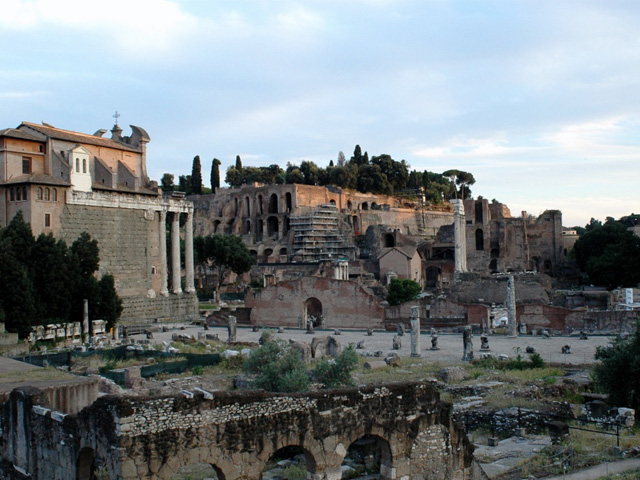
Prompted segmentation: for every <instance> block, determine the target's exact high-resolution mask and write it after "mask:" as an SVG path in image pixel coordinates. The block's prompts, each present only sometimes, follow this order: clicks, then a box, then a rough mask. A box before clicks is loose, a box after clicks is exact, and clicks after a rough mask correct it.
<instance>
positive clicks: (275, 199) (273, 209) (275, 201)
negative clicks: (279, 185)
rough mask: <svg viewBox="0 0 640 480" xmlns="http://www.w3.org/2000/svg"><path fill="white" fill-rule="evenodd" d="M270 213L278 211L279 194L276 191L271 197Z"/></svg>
mask: <svg viewBox="0 0 640 480" xmlns="http://www.w3.org/2000/svg"><path fill="white" fill-rule="evenodd" d="M269 213H278V195H276V194H275V193H272V194H271V196H270V197H269Z"/></svg>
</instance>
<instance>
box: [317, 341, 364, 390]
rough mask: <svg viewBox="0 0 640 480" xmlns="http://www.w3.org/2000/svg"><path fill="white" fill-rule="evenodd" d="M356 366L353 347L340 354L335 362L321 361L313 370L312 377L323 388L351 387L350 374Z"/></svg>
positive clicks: (356, 357) (356, 359) (356, 360)
mask: <svg viewBox="0 0 640 480" xmlns="http://www.w3.org/2000/svg"><path fill="white" fill-rule="evenodd" d="M356 365H358V354H357V353H356V351H355V349H354V348H353V346H349V347H347V348H346V349H344V350H343V351H342V353H340V354H339V355H338V356H337V357H336V358H335V360H322V361H321V362H319V363H318V364H317V365H316V368H315V369H314V377H315V379H316V381H317V382H318V383H322V385H323V386H324V388H335V387H339V386H351V385H353V379H352V378H351V372H353V370H354V369H355V368H356Z"/></svg>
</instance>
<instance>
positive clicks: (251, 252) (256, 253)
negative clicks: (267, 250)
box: [249, 250, 258, 262]
mask: <svg viewBox="0 0 640 480" xmlns="http://www.w3.org/2000/svg"><path fill="white" fill-rule="evenodd" d="M249 255H251V258H253V259H254V260H255V261H256V262H257V261H258V252H257V251H256V250H249Z"/></svg>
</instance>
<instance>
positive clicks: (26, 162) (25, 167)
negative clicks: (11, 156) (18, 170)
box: [22, 157, 31, 175]
mask: <svg viewBox="0 0 640 480" xmlns="http://www.w3.org/2000/svg"><path fill="white" fill-rule="evenodd" d="M22 173H24V174H27V175H28V174H29V173H31V157H22Z"/></svg>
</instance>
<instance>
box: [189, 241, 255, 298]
mask: <svg viewBox="0 0 640 480" xmlns="http://www.w3.org/2000/svg"><path fill="white" fill-rule="evenodd" d="M193 249H194V254H195V258H196V262H197V263H199V264H201V265H208V266H211V267H212V268H214V269H215V270H216V273H217V275H218V287H219V286H221V285H222V282H223V280H224V277H225V274H226V273H227V272H229V271H232V272H234V273H236V274H237V275H241V274H243V273H245V272H248V271H249V270H250V269H251V266H252V265H253V264H254V263H255V261H254V259H253V257H252V256H251V254H250V253H249V250H247V247H246V245H245V244H244V243H243V242H242V239H241V238H240V237H237V236H235V235H223V234H214V235H207V236H206V237H202V236H197V237H195V238H194V239H193ZM205 270H206V269H205Z"/></svg>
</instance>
